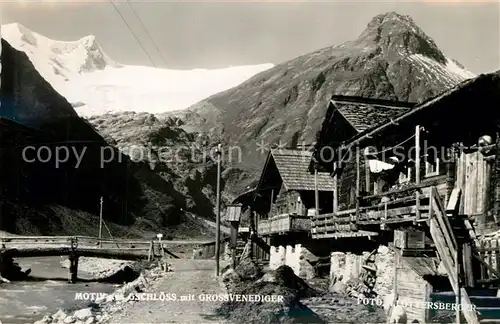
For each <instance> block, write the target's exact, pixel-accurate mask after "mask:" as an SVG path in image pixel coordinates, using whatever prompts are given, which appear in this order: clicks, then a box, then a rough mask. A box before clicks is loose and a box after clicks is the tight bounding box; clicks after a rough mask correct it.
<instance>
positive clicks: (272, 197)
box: [267, 189, 274, 219]
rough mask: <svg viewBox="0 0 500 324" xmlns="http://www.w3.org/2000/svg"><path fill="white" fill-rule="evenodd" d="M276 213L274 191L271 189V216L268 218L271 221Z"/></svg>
mask: <svg viewBox="0 0 500 324" xmlns="http://www.w3.org/2000/svg"><path fill="white" fill-rule="evenodd" d="M273 213H274V189H271V208H270V210H269V215H267V218H268V219H269V218H270V217H271V216H272V215H273Z"/></svg>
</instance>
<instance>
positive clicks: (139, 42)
mask: <svg viewBox="0 0 500 324" xmlns="http://www.w3.org/2000/svg"><path fill="white" fill-rule="evenodd" d="M109 2H110V3H111V4H112V5H113V8H115V11H116V13H117V14H118V15H119V16H120V18H121V19H122V20H123V22H124V23H125V25H126V26H127V28H128V30H130V32H131V33H132V35H133V36H134V38H135V40H136V41H137V43H138V44H139V46H141V48H142V50H143V51H144V53H145V54H146V56H147V57H148V58H149V60H150V61H151V64H153V66H154V67H156V64H155V62H154V61H153V58H152V57H151V55H149V53H148V51H146V49H145V48H144V45H142V43H141V41H140V40H139V37H137V35H136V34H135V33H134V31H133V30H132V28H131V27H130V25H129V24H128V22H127V20H126V19H125V17H123V15H122V14H121V13H120V11H119V10H118V7H117V6H116V4H115V3H114V2H113V0H109Z"/></svg>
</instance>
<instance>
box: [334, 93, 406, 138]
mask: <svg viewBox="0 0 500 324" xmlns="http://www.w3.org/2000/svg"><path fill="white" fill-rule="evenodd" d="M332 103H333V105H334V106H335V107H336V108H337V109H338V111H339V112H340V113H341V114H342V116H344V118H345V119H346V120H347V121H348V122H349V123H350V124H351V125H352V126H353V127H354V128H355V129H356V131H358V132H362V131H364V130H366V129H368V128H370V127H373V126H375V125H379V124H382V123H385V122H388V121H389V120H390V119H391V118H394V117H396V116H399V115H401V114H403V113H405V112H407V111H409V110H411V107H408V106H406V105H405V106H403V105H401V104H400V103H394V104H390V103H380V104H379V103H372V102H369V101H368V102H363V101H361V100H359V101H358V102H355V101H352V100H348V101H346V100H342V99H335V98H334V99H332Z"/></svg>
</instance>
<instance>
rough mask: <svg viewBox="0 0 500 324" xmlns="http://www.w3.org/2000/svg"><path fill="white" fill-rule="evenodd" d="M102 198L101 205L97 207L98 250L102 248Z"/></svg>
mask: <svg viewBox="0 0 500 324" xmlns="http://www.w3.org/2000/svg"><path fill="white" fill-rule="evenodd" d="M102 201H103V199H102V196H101V203H100V207H99V248H102V242H101V239H102Z"/></svg>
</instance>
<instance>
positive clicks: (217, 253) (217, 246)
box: [215, 144, 222, 276]
mask: <svg viewBox="0 0 500 324" xmlns="http://www.w3.org/2000/svg"><path fill="white" fill-rule="evenodd" d="M216 153H217V200H216V210H217V215H216V217H217V218H216V222H215V225H216V229H215V273H216V275H217V276H219V274H220V271H219V268H220V264H219V258H220V163H221V161H220V159H221V154H222V152H221V145H220V144H219V145H218V146H217V151H216Z"/></svg>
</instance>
